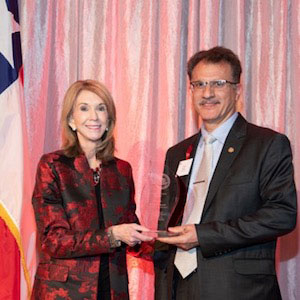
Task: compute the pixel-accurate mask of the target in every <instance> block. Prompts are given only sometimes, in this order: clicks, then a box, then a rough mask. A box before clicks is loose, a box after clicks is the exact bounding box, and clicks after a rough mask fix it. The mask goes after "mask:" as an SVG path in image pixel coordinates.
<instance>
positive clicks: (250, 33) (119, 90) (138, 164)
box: [19, 0, 300, 300]
mask: <svg viewBox="0 0 300 300" xmlns="http://www.w3.org/2000/svg"><path fill="white" fill-rule="evenodd" d="M19 3H20V16H21V37H22V49H23V61H24V84H25V109H26V117H27V124H26V125H27V132H28V137H29V139H28V152H29V155H30V165H28V168H27V170H26V171H27V173H28V176H27V177H28V182H27V188H28V189H31V190H32V185H33V182H34V176H35V170H36V165H37V162H38V160H39V158H40V156H41V155H42V154H43V153H45V152H50V151H53V150H55V149H57V148H59V147H60V128H59V118H60V108H61V103H62V99H63V95H64V93H65V91H66V89H67V88H68V86H69V85H70V84H71V83H72V82H74V81H75V80H77V79H87V78H92V79H96V80H99V81H102V82H103V83H104V84H105V85H107V87H108V88H109V89H110V91H111V93H112V95H113V97H114V100H115V103H116V107H117V128H116V140H117V153H116V155H117V156H118V157H120V158H122V159H125V160H128V161H129V162H130V163H131V164H132V167H133V170H134V179H135V184H136V202H137V214H138V216H139V217H140V220H141V222H142V223H143V224H145V225H146V226H148V227H152V228H154V227H155V226H156V223H157V218H158V212H159V182H160V178H161V173H162V168H163V161H164V155H165V152H166V150H167V149H168V147H170V146H172V145H174V144H175V143H177V142H178V141H180V140H182V139H183V138H185V137H187V136H189V135H191V134H193V133H195V132H196V131H197V128H198V120H197V118H196V115H195V113H194V112H193V110H192V107H191V100H190V93H189V89H188V80H187V76H186V62H187V59H188V58H189V57H190V56H191V55H192V54H193V53H194V52H196V51H198V50H200V49H207V48H210V47H213V46H215V45H224V46H226V47H229V48H231V49H232V50H233V51H235V52H236V53H237V54H238V55H239V56H240V58H241V61H242V65H243V78H242V82H243V85H244V91H243V99H242V101H241V103H240V110H241V111H242V113H243V115H244V116H245V117H246V118H247V119H248V120H249V121H251V122H253V123H256V124H258V125H262V126H267V127H271V128H273V129H275V130H278V131H280V132H283V133H285V134H287V135H288V137H289V138H290V140H291V143H292V147H293V152H294V165H295V179H296V184H297V188H298V189H299V176H300V139H299V137H298V139H297V132H299V131H300V118H299V116H300V102H299V99H300V90H299V82H298V80H299V78H300V68H299V61H300V53H299V45H300V1H299V0H282V1H280V0H273V1H272V0H264V1H259V0H257V1H256V0H226V1H225V0H189V1H188V0H101V1H97V0H86V1H82V0H64V1H58V0H56V1H55V0H54V1H25V0H19ZM298 195H299V190H298ZM30 201H31V199H30V197H28V203H27V202H26V203H24V209H25V213H24V217H23V243H24V246H25V252H26V254H27V263H28V266H29V269H30V271H31V276H32V280H33V275H34V271H35V265H36V263H35V257H36V250H35V232H34V231H32V230H31V229H30V228H31V227H30V226H27V225H26V224H32V209H31V206H30ZM298 228H299V227H298ZM299 246H300V242H299V229H297V230H295V231H294V232H293V233H291V234H289V235H288V236H285V237H283V238H281V239H280V242H279V247H278V252H277V258H278V264H277V266H278V274H279V280H280V287H281V291H282V295H283V299H288V300H296V299H300V284H299V279H297V278H300V250H299ZM128 264H129V275H130V296H131V299H134V300H135V299H136V300H140V299H149V300H151V299H153V290H154V287H153V284H154V276H153V266H152V264H151V263H150V262H145V261H141V260H138V259H133V258H132V257H128ZM23 290H24V289H23ZM23 299H25V296H24V297H23Z"/></svg>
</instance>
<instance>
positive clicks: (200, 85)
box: [191, 79, 239, 90]
mask: <svg viewBox="0 0 300 300" xmlns="http://www.w3.org/2000/svg"><path fill="white" fill-rule="evenodd" d="M227 84H233V85H235V84H239V82H232V81H229V80H225V79H218V80H212V81H201V80H198V81H192V82H191V88H192V90H204V89H205V87H206V86H207V85H209V86H210V87H211V88H213V89H216V90H221V89H223V88H224V87H225V86H226V85H227Z"/></svg>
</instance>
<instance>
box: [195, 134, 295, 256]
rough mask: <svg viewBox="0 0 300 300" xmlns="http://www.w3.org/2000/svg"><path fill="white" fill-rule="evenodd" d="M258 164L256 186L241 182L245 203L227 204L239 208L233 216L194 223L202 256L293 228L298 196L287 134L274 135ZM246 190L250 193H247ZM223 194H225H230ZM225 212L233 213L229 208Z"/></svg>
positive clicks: (265, 239) (264, 239)
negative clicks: (220, 219)
mask: <svg viewBox="0 0 300 300" xmlns="http://www.w3.org/2000/svg"><path fill="white" fill-rule="evenodd" d="M245 163H246V162H245ZM247 163H248V164H251V163H252V162H251V161H248V162H247ZM253 163H254V162H253ZM259 168H260V170H257V173H256V174H257V176H256V177H257V178H254V181H256V182H257V184H256V186H255V187H254V186H250V187H247V186H244V190H245V191H244V192H243V195H244V198H245V199H242V200H244V204H243V201H241V202H240V203H239V207H237V206H236V207H235V206H232V207H231V208H230V209H231V210H232V211H238V215H237V216H236V217H235V218H231V217H230V218H227V219H226V218H224V219H223V220H222V221H217V219H216V221H211V222H207V223H205V222H204V223H201V224H197V225H196V230H197V235H198V241H199V245H200V246H199V247H200V249H201V252H202V254H203V256H204V257H212V256H218V255H222V254H224V253H227V252H231V251H233V250H236V249H240V248H244V247H248V246H251V245H255V244H261V243H266V242H270V241H275V240H276V238H277V237H279V236H281V235H284V234H286V233H288V232H290V231H291V230H293V229H294V227H295V225H296V215H297V196H296V189H295V184H294V175H293V165H292V153H291V148H290V143H289V140H288V139H287V137H286V136H284V135H281V134H276V135H274V138H273V139H272V141H271V142H270V144H269V145H268V148H267V151H266V153H265V155H264V157H263V159H262V160H261V163H260V165H259ZM232 188H234V187H232ZM250 188H251V190H250ZM253 190H254V191H253ZM228 191H230V189H229V190H228ZM232 193H234V191H233V190H232ZM248 194H249V195H251V196H247V195H248ZM219 197H222V195H221V196H219ZM223 197H227V198H228V197H230V195H224V196H223ZM220 201H222V199H220ZM250 207H251V209H250ZM253 207H255V209H253ZM226 209H228V208H226ZM228 215H229V216H232V215H234V214H230V212H228Z"/></svg>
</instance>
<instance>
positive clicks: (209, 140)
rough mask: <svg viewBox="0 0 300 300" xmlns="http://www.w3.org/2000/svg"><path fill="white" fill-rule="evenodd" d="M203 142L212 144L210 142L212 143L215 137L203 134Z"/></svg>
mask: <svg viewBox="0 0 300 300" xmlns="http://www.w3.org/2000/svg"><path fill="white" fill-rule="evenodd" d="M203 139H204V144H212V143H214V142H215V141H216V140H217V139H216V138H215V137H214V136H212V135H207V136H205V137H204V138H203Z"/></svg>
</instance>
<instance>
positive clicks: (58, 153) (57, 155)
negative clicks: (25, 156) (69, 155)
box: [41, 150, 66, 161]
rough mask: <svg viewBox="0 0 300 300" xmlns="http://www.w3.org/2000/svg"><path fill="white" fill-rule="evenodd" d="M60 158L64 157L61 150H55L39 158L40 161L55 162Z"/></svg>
mask: <svg viewBox="0 0 300 300" xmlns="http://www.w3.org/2000/svg"><path fill="white" fill-rule="evenodd" d="M62 157H66V155H65V154H64V151H63V150H56V151H53V152H48V153H44V154H43V155H42V156H41V161H55V160H57V159H60V158H62Z"/></svg>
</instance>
